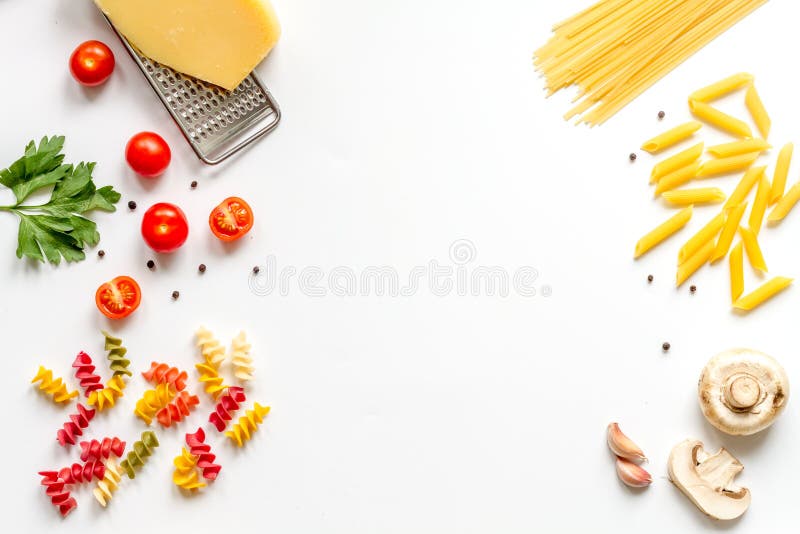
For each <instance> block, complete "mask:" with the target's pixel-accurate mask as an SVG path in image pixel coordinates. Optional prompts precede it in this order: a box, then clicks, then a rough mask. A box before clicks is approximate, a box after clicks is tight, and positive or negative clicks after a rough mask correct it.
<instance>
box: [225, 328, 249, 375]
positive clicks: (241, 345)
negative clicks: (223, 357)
mask: <svg viewBox="0 0 800 534" xmlns="http://www.w3.org/2000/svg"><path fill="white" fill-rule="evenodd" d="M251 348H252V345H251V344H250V343H248V342H247V337H246V336H245V333H244V332H239V334H238V335H237V336H236V337H235V338H233V343H232V344H231V361H232V362H233V369H234V376H236V378H238V379H239V380H245V381H246V380H252V379H253V371H254V369H253V358H251V357H250V349H251Z"/></svg>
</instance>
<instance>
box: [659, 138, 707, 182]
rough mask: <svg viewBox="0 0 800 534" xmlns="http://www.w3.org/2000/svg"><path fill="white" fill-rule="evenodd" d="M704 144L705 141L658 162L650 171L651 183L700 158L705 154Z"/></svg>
mask: <svg viewBox="0 0 800 534" xmlns="http://www.w3.org/2000/svg"><path fill="white" fill-rule="evenodd" d="M703 146H704V145H703V143H697V144H696V145H694V146H693V147H690V148H687V149H686V150H684V151H682V152H678V153H677V154H675V155H673V156H670V157H668V158H666V159H664V160H661V161H659V162H658V163H656V165H655V167H653V170H652V172H651V173H650V183H651V184H654V183H656V182H657V181H658V180H659V179H661V178H662V177H664V176H666V175H668V174H669V173H671V172H673V171H676V170H678V169H680V168H681V167H686V166H687V165H689V164H690V163H693V162H695V161H697V160H698V159H700V156H702V155H703Z"/></svg>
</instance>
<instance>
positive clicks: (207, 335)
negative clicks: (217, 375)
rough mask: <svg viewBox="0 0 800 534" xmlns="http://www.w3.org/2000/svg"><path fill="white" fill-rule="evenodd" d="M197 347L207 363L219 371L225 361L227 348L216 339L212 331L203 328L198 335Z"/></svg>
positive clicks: (198, 331)
mask: <svg viewBox="0 0 800 534" xmlns="http://www.w3.org/2000/svg"><path fill="white" fill-rule="evenodd" d="M196 336H197V346H198V347H200V354H201V355H202V356H203V359H204V360H205V361H206V363H208V364H210V365H213V366H214V367H215V368H217V369H219V364H221V363H222V362H223V360H225V347H223V346H222V345H221V344H220V342H219V340H218V339H217V338H215V337H214V334H212V333H211V331H210V330H208V329H207V328H205V327H203V326H201V327H200V328H199V329H198V330H197V333H196Z"/></svg>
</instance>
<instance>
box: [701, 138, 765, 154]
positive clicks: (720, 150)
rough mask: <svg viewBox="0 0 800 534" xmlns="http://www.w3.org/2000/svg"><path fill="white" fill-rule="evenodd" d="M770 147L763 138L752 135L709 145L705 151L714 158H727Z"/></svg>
mask: <svg viewBox="0 0 800 534" xmlns="http://www.w3.org/2000/svg"><path fill="white" fill-rule="evenodd" d="M770 148H772V145H770V144H769V143H767V142H766V141H764V140H763V139H759V138H757V137H754V138H753V139H743V140H741V141H734V142H732V143H723V144H721V145H714V146H710V147H708V148H707V149H706V152H708V153H709V154H711V155H712V156H714V157H716V158H729V157H731V156H738V155H739V154H747V153H748V152H763V151H765V150H769V149H770Z"/></svg>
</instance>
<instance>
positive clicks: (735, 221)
mask: <svg viewBox="0 0 800 534" xmlns="http://www.w3.org/2000/svg"><path fill="white" fill-rule="evenodd" d="M745 208H747V202H744V203H742V204H739V205H738V206H736V207H734V208H729V209H728V212H727V215H726V218H725V225H724V226H723V227H722V231H721V232H720V233H719V239H717V244H716V246H715V247H714V254H713V255H712V256H711V263H714V262H716V261H718V260H721V259H722V258H724V257H725V255H726V254H728V250H729V249H730V248H731V243H732V242H733V238H734V236H736V229H737V228H739V222H740V221H741V220H742V215H743V214H744V210H745Z"/></svg>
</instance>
